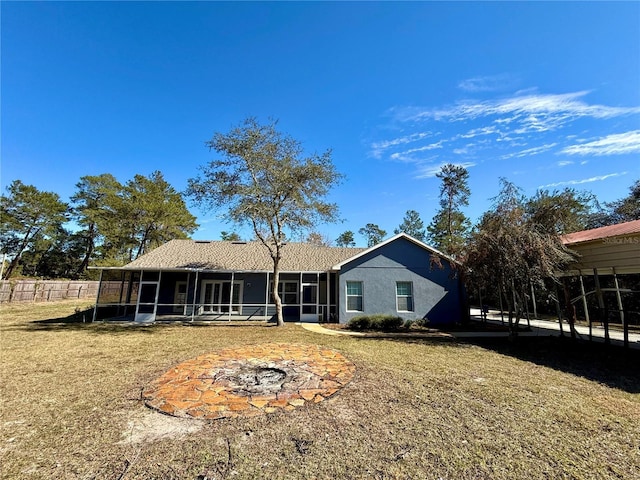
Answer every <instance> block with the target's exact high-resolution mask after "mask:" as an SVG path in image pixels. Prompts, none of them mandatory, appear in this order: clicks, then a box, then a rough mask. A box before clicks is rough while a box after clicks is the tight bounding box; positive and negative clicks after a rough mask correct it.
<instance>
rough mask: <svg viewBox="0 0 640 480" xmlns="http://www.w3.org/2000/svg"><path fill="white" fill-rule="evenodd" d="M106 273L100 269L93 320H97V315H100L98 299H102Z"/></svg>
mask: <svg viewBox="0 0 640 480" xmlns="http://www.w3.org/2000/svg"><path fill="white" fill-rule="evenodd" d="M103 273H104V270H100V280H99V281H98V294H97V295H96V306H95V307H94V308H93V318H92V319H91V321H92V322H95V321H96V318H97V315H98V301H99V300H100V290H102V274H103Z"/></svg>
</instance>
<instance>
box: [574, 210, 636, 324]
mask: <svg viewBox="0 0 640 480" xmlns="http://www.w3.org/2000/svg"><path fill="white" fill-rule="evenodd" d="M562 243H563V244H564V245H565V246H566V247H568V248H570V249H571V250H573V251H575V252H576V253H578V254H579V255H580V257H579V258H578V260H577V261H576V262H575V263H574V264H572V265H570V266H569V268H567V269H566V271H565V272H563V274H562V275H563V276H564V277H572V278H575V279H577V281H576V283H577V286H576V288H574V290H577V289H578V288H579V291H576V292H572V297H573V296H574V295H575V297H573V303H574V304H575V305H576V307H580V308H579V311H578V313H579V314H580V315H581V316H582V315H583V316H584V318H585V319H586V320H587V321H589V322H591V316H590V312H597V315H596V318H598V320H600V321H602V319H603V316H604V315H605V312H607V313H606V315H607V316H609V315H611V320H614V319H615V317H617V318H618V319H619V321H620V323H622V324H625V322H626V323H629V322H631V323H636V324H638V323H640V312H639V311H638V310H640V220H634V221H631V222H625V223H619V224H617V225H610V226H607V227H600V228H594V229H591V230H584V231H582V232H575V233H570V234H568V235H563V236H562ZM576 294H577V295H576ZM625 312H626V316H625Z"/></svg>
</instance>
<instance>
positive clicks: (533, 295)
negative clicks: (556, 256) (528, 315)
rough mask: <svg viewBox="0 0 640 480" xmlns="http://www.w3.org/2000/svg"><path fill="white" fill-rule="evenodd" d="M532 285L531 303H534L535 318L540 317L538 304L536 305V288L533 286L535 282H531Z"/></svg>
mask: <svg viewBox="0 0 640 480" xmlns="http://www.w3.org/2000/svg"><path fill="white" fill-rule="evenodd" d="M529 285H531V303H532V304H533V318H535V319H536V320H537V319H538V306H537V305H536V289H535V288H534V287H533V282H529Z"/></svg>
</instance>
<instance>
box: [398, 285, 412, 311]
mask: <svg viewBox="0 0 640 480" xmlns="http://www.w3.org/2000/svg"><path fill="white" fill-rule="evenodd" d="M396 306H397V309H398V311H399V312H413V284H412V283H411V282H396Z"/></svg>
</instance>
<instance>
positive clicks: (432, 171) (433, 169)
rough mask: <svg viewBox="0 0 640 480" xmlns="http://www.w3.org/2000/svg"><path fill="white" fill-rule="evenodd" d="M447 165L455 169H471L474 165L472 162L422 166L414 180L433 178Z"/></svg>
mask: <svg viewBox="0 0 640 480" xmlns="http://www.w3.org/2000/svg"><path fill="white" fill-rule="evenodd" d="M447 163H452V164H453V165H456V166H457V167H464V168H471V167H474V166H475V165H476V164H475V163H473V162H464V163H455V162H442V163H440V164H439V165H424V166H422V167H420V168H419V169H418V173H417V175H416V176H415V177H414V178H417V179H421V178H431V177H435V176H436V174H437V173H439V172H440V170H442V167H443V166H444V165H446V164H447Z"/></svg>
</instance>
